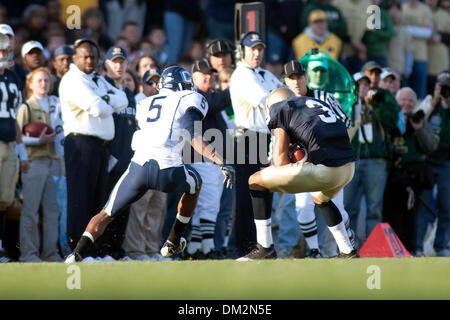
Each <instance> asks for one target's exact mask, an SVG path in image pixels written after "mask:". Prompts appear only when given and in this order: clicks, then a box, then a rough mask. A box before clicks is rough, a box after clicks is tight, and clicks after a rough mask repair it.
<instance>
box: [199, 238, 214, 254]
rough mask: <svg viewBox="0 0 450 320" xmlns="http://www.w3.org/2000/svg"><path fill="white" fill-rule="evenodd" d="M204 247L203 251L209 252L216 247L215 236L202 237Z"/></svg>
mask: <svg viewBox="0 0 450 320" xmlns="http://www.w3.org/2000/svg"><path fill="white" fill-rule="evenodd" d="M202 247H203V253H204V254H208V253H209V252H210V251H211V250H212V249H214V248H215V246H214V238H206V239H202Z"/></svg>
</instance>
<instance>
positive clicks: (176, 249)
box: [161, 237, 186, 258]
mask: <svg viewBox="0 0 450 320" xmlns="http://www.w3.org/2000/svg"><path fill="white" fill-rule="evenodd" d="M185 248H186V239H185V238H183V237H182V238H181V239H180V243H179V244H178V246H175V245H174V244H173V243H172V242H171V241H169V240H167V241H166V243H164V245H163V247H162V248H161V255H162V256H163V257H166V258H168V257H171V256H173V255H174V254H178V253H181V252H183V251H184V249H185Z"/></svg>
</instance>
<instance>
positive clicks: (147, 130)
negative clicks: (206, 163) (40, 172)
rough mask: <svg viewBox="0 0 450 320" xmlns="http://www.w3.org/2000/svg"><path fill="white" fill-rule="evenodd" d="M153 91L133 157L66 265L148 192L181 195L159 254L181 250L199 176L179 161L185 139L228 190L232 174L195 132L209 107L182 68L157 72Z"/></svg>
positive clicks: (142, 111) (141, 112)
mask: <svg viewBox="0 0 450 320" xmlns="http://www.w3.org/2000/svg"><path fill="white" fill-rule="evenodd" d="M158 87H159V89H160V91H159V94H157V95H154V96H151V97H148V98H146V99H144V100H142V101H141V102H140V103H139V104H138V105H137V107H136V109H137V112H136V119H137V121H138V125H139V128H140V130H138V131H136V133H135V134H134V136H133V142H132V147H133V149H134V150H135V154H134V156H133V158H132V159H131V163H130V165H129V167H128V169H127V170H126V171H125V173H124V174H123V175H122V176H121V177H120V179H119V181H118V182H117V184H116V185H115V187H114V189H113V191H112V192H111V194H110V197H109V199H108V202H107V203H106V205H105V206H104V208H103V210H101V211H100V213H98V214H97V215H96V216H94V217H93V218H92V219H91V221H90V222H89V224H88V226H87V227H86V231H85V232H84V233H83V235H82V237H81V239H80V241H78V243H77V246H76V248H75V249H74V251H73V252H72V253H71V254H70V255H69V256H68V257H67V258H66V263H72V262H76V261H81V260H82V258H83V254H85V253H86V251H87V250H88V249H89V248H90V247H91V246H92V244H93V243H94V241H95V240H96V239H97V238H98V237H100V236H101V235H102V233H103V232H104V230H105V228H106V226H107V225H108V224H109V223H110V222H111V221H112V220H113V219H114V216H116V215H117V214H120V212H121V211H122V210H123V209H124V208H126V207H127V206H129V205H130V204H131V203H133V202H134V201H136V200H138V199H139V198H140V197H141V196H142V195H143V194H144V193H145V192H146V191H147V190H148V189H154V190H158V191H162V192H180V191H182V192H184V194H183V196H182V197H181V199H180V202H179V204H178V214H177V217H176V219H175V222H174V224H173V226H172V230H171V231H170V234H169V237H168V239H167V241H166V242H165V244H164V245H163V247H162V249H161V254H162V255H163V256H165V257H170V256H172V255H174V254H178V253H181V252H182V251H183V250H184V248H185V247H186V240H185V239H184V238H183V237H182V234H183V232H184V229H185V228H186V226H187V224H188V223H189V220H190V218H191V216H192V213H193V212H194V209H195V206H196V203H197V199H198V195H199V193H200V188H201V178H200V175H199V174H198V173H197V172H196V171H195V169H193V168H192V167H191V166H189V165H187V164H183V162H182V155H181V153H182V149H183V145H184V143H182V141H183V140H185V139H186V138H188V141H189V142H190V144H191V145H192V147H193V148H194V149H195V150H196V151H197V152H199V153H200V154H202V155H203V156H204V157H206V158H208V159H210V160H211V161H213V162H214V163H216V164H218V165H219V166H220V167H221V169H222V172H223V174H224V176H225V179H224V183H225V184H226V185H227V187H232V185H233V183H234V170H233V169H232V168H231V167H228V166H225V165H224V164H223V160H222V156H221V155H219V154H218V153H216V152H215V150H214V148H212V146H211V145H209V144H208V143H207V142H206V141H204V140H203V138H202V136H201V131H200V132H197V131H196V130H195V131H194V122H195V121H200V120H201V119H202V118H203V117H204V116H205V114H206V112H207V110H208V103H207V102H206V100H205V98H204V97H203V96H202V95H200V94H199V93H197V92H195V91H194V90H195V89H194V84H193V82H192V78H191V75H190V73H189V72H188V71H186V70H185V69H184V68H182V67H179V66H170V67H168V68H166V69H165V70H164V71H163V72H162V74H161V79H160V82H159V84H158Z"/></svg>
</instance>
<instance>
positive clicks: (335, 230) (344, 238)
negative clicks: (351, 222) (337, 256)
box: [328, 221, 353, 253]
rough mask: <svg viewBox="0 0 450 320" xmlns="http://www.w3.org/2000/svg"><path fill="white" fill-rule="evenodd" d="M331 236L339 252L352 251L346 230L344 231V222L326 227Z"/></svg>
mask: <svg viewBox="0 0 450 320" xmlns="http://www.w3.org/2000/svg"><path fill="white" fill-rule="evenodd" d="M328 229H329V230H330V232H331V234H332V235H333V237H334V240H336V243H337V245H338V247H339V251H340V252H342V253H350V252H351V251H352V250H353V246H352V245H351V243H350V239H349V238H348V234H347V230H346V229H345V223H344V221H341V222H340V223H339V224H337V225H335V226H332V227H328Z"/></svg>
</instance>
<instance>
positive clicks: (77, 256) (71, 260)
mask: <svg viewBox="0 0 450 320" xmlns="http://www.w3.org/2000/svg"><path fill="white" fill-rule="evenodd" d="M82 260H83V258H82V257H81V256H80V254H79V253H76V252H75V253H71V254H69V255H68V256H67V258H66V260H65V261H64V263H67V264H69V263H75V262H80V261H82Z"/></svg>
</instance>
